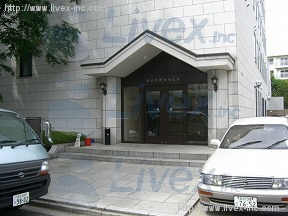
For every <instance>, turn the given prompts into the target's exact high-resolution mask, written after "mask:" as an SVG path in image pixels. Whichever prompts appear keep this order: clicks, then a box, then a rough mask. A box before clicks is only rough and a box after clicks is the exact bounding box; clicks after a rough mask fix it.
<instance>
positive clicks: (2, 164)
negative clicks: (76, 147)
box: [0, 109, 51, 209]
mask: <svg viewBox="0 0 288 216" xmlns="http://www.w3.org/2000/svg"><path fill="white" fill-rule="evenodd" d="M45 124H46V126H47V128H46V135H47V136H48V138H49V134H50V127H51V126H50V124H49V123H48V122H46V123H45ZM48 171H49V159H48V154H47V151H46V150H45V149H44V147H43V145H42V142H41V140H40V139H39V137H38V136H37V135H36V133H35V132H34V131H33V130H32V128H31V127H30V126H29V124H28V123H27V122H26V121H25V120H24V119H23V118H22V117H21V116H20V115H19V114H17V113H15V112H12V111H8V110H4V109H0V209H1V208H6V207H13V208H18V207H21V206H22V205H23V204H25V203H28V202H29V201H30V200H32V199H35V198H38V197H40V196H43V195H45V194H47V193H48V187H49V185H50V175H49V173H48Z"/></svg>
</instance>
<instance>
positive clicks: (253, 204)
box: [234, 196, 257, 208]
mask: <svg viewBox="0 0 288 216" xmlns="http://www.w3.org/2000/svg"><path fill="white" fill-rule="evenodd" d="M234 205H235V207H240V208H257V198H256V197H241V196H234Z"/></svg>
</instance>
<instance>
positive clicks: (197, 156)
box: [59, 147, 211, 167]
mask: <svg viewBox="0 0 288 216" xmlns="http://www.w3.org/2000/svg"><path fill="white" fill-rule="evenodd" d="M210 155H211V152H207V153H183V152H182V153H174V152H173V153H172V152H163V151H162V152H159V151H158V152H155V151H145V150H135V149H133V150H115V149H97V148H89V147H81V148H75V147H66V148H65V152H64V153H60V154H59V158H68V159H79V160H96V161H105V162H118V163H133V164H149V165H162V166H185V167H202V166H203V165H204V164H205V162H206V160H207V159H208V158H209V156H210Z"/></svg>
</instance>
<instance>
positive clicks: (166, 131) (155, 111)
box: [145, 86, 187, 144]
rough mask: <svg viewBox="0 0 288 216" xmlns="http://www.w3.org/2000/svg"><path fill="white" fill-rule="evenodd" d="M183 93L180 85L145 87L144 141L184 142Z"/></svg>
mask: <svg viewBox="0 0 288 216" xmlns="http://www.w3.org/2000/svg"><path fill="white" fill-rule="evenodd" d="M183 93H184V90H183V87H182V86H155V87H147V88H146V97H145V102H146V104H145V106H146V109H145V142H146V143H165V144H166V143H170V144H173V143H174V144H184V138H185V137H186V134H185V128H184V127H185V122H184V121H185V115H186V110H185V107H184V95H183ZM186 142H187V141H186Z"/></svg>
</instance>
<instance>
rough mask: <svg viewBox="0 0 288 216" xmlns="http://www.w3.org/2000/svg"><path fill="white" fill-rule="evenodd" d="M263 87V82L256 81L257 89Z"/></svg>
mask: <svg viewBox="0 0 288 216" xmlns="http://www.w3.org/2000/svg"><path fill="white" fill-rule="evenodd" d="M261 85H262V81H261V80H256V82H255V86H254V87H255V88H259V87H260V86H261Z"/></svg>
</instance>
